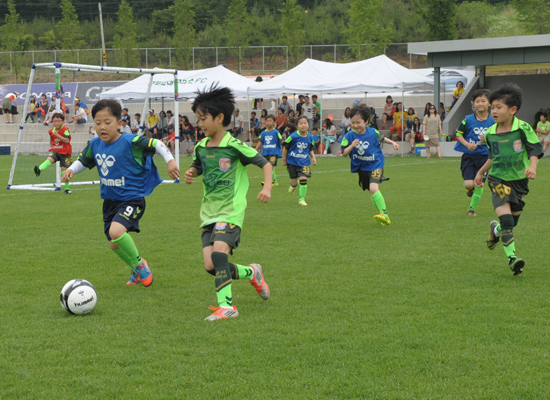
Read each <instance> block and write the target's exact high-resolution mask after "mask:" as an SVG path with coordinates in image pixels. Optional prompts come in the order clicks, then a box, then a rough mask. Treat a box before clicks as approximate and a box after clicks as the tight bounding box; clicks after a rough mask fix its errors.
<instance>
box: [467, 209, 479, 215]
mask: <svg viewBox="0 0 550 400" xmlns="http://www.w3.org/2000/svg"><path fill="white" fill-rule="evenodd" d="M467 215H471V216H472V217H477V214H476V212H475V211H474V210H472V209H471V208H470V209H469V210H468V214H467Z"/></svg>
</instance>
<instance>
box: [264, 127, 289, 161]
mask: <svg viewBox="0 0 550 400" xmlns="http://www.w3.org/2000/svg"><path fill="white" fill-rule="evenodd" d="M259 139H260V140H261V141H262V156H278V157H282V156H283V153H282V150H281V140H283V137H282V136H281V134H280V133H279V131H278V130H277V129H273V130H271V131H263V132H262V133H261V134H260V137H259Z"/></svg>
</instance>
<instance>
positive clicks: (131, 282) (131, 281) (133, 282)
mask: <svg viewBox="0 0 550 400" xmlns="http://www.w3.org/2000/svg"><path fill="white" fill-rule="evenodd" d="M140 282H141V279H140V278H139V275H138V274H136V273H135V272H134V271H132V275H130V279H129V280H128V282H126V284H127V285H129V286H133V285H138V284H139V283H140Z"/></svg>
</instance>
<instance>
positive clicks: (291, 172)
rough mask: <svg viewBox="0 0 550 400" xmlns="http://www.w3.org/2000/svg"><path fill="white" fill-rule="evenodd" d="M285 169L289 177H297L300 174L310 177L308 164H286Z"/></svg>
mask: <svg viewBox="0 0 550 400" xmlns="http://www.w3.org/2000/svg"><path fill="white" fill-rule="evenodd" d="M286 169H287V170H288V176H290V179H298V178H299V177H301V176H303V177H306V178H311V168H310V166H309V165H306V166H304V167H298V166H297V165H292V164H288V165H287V167H286Z"/></svg>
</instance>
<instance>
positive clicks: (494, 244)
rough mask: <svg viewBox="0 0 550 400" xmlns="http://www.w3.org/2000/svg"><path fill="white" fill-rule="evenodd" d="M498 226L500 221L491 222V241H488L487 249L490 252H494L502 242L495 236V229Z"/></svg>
mask: <svg viewBox="0 0 550 400" xmlns="http://www.w3.org/2000/svg"><path fill="white" fill-rule="evenodd" d="M497 225H498V221H494V220H493V221H491V224H490V225H489V227H490V229H491V232H490V233H489V240H487V247H488V248H489V250H494V249H495V247H497V244H498V242H500V237H498V236H496V235H495V228H496V227H497Z"/></svg>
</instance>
